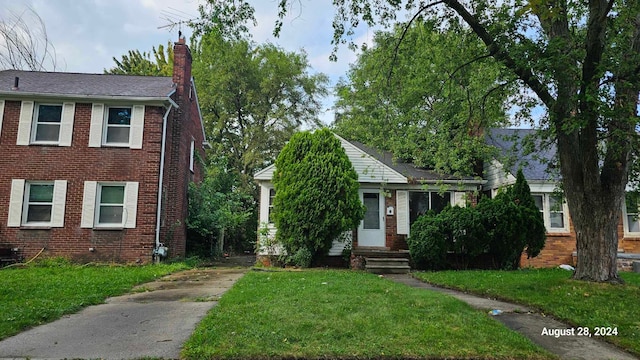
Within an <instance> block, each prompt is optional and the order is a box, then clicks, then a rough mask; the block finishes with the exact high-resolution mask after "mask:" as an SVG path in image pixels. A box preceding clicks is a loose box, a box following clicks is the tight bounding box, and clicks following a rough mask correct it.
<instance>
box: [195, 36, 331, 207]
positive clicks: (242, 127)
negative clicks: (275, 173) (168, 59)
mask: <svg viewBox="0 0 640 360" xmlns="http://www.w3.org/2000/svg"><path fill="white" fill-rule="evenodd" d="M192 53H193V56H194V63H193V74H194V77H195V78H196V81H197V85H198V91H199V93H198V96H199V100H200V106H201V108H202V111H203V117H204V122H205V128H206V132H207V138H208V139H209V140H210V142H211V143H212V144H213V146H214V149H213V151H214V153H216V154H218V155H220V156H225V157H227V158H228V159H229V165H230V166H231V167H232V168H234V169H236V171H237V172H238V174H240V177H241V182H242V186H245V187H248V186H251V184H252V178H253V174H254V173H255V171H256V170H259V169H262V168H264V167H265V166H266V165H268V164H270V163H272V162H273V160H274V159H275V158H276V156H277V154H278V153H279V152H280V150H281V149H282V147H283V146H284V144H285V142H286V141H287V140H288V139H289V138H290V137H291V136H292V135H293V133H294V132H296V131H297V130H298V129H299V128H300V126H301V125H303V124H306V125H308V126H313V125H317V124H318V123H319V120H318V115H319V114H320V111H321V103H320V99H321V98H322V97H323V96H325V95H326V92H327V90H326V84H327V81H328V80H327V77H326V76H325V75H323V74H315V75H312V74H309V62H308V60H307V57H306V55H305V54H304V53H295V52H287V51H284V50H282V49H281V48H278V47H276V46H275V45H272V44H263V45H257V46H256V45H253V44H252V43H250V42H248V41H246V40H235V41H229V40H225V39H224V38H223V37H222V36H221V35H220V34H218V33H216V32H214V31H211V32H208V33H206V34H204V35H203V36H202V38H201V39H199V40H198V41H196V43H195V44H194V45H193V46H192ZM256 196H257V194H256Z"/></svg>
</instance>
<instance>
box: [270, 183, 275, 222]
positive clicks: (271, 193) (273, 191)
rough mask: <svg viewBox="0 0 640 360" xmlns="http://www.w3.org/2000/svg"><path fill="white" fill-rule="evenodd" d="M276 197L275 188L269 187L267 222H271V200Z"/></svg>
mask: <svg viewBox="0 0 640 360" xmlns="http://www.w3.org/2000/svg"><path fill="white" fill-rule="evenodd" d="M275 198H276V189H274V188H271V189H269V224H273V223H274V220H273V201H274V199H275Z"/></svg>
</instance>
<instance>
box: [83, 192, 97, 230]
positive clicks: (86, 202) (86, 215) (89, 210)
mask: <svg viewBox="0 0 640 360" xmlns="http://www.w3.org/2000/svg"><path fill="white" fill-rule="evenodd" d="M97 188H98V183H97V182H96V181H85V182H84V194H83V195H82V218H81V219H80V227H82V228H92V227H93V221H94V220H95V212H96V190H97Z"/></svg>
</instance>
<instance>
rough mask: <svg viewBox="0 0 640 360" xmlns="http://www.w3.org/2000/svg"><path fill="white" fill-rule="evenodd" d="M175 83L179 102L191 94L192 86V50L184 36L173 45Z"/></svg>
mask: <svg viewBox="0 0 640 360" xmlns="http://www.w3.org/2000/svg"><path fill="white" fill-rule="evenodd" d="M173 83H174V84H176V93H177V94H176V95H177V100H178V104H180V103H181V102H182V101H184V96H187V97H188V96H189V91H190V88H191V51H190V50H189V47H188V46H187V44H186V43H185V39H184V38H183V37H181V38H179V39H178V41H177V42H176V43H175V44H174V46H173Z"/></svg>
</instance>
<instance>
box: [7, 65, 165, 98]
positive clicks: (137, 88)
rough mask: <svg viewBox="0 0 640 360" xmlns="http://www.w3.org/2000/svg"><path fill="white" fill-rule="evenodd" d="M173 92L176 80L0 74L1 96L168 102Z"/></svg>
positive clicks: (55, 73)
mask: <svg viewBox="0 0 640 360" xmlns="http://www.w3.org/2000/svg"><path fill="white" fill-rule="evenodd" d="M16 77H19V78H20V80H19V85H18V90H13V86H14V79H15V78H16ZM173 88H174V86H173V79H172V78H171V77H164V76H162V77H161V76H134V75H110V74H81V73H64V72H39V71H20V70H4V71H0V96H16V95H18V96H19V95H20V94H37V95H43V96H46V95H64V96H83V97H84V96H90V97H97V98H99V97H123V98H132V97H133V98H154V99H158V98H166V97H167V95H168V94H169V93H170V92H171V91H172V90H173Z"/></svg>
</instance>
